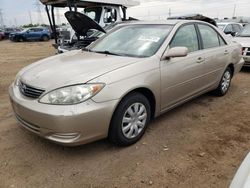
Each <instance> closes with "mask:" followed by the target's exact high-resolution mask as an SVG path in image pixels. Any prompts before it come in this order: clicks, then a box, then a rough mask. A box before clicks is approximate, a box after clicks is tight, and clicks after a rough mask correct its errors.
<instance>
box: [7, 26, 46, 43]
mask: <svg viewBox="0 0 250 188" xmlns="http://www.w3.org/2000/svg"><path fill="white" fill-rule="evenodd" d="M9 39H10V40H11V41H14V42H23V41H32V40H40V41H48V40H50V31H49V30H48V28H45V27H34V28H27V29H24V30H22V31H20V32H14V33H10V35H9Z"/></svg>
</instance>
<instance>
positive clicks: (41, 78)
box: [19, 50, 140, 90]
mask: <svg viewBox="0 0 250 188" xmlns="http://www.w3.org/2000/svg"><path fill="white" fill-rule="evenodd" d="M139 60H140V58H134V57H122V56H113V55H105V54H98V53H93V52H82V51H81V50H77V51H76V50H75V51H71V52H68V53H64V54H61V55H56V56H52V57H50V58H47V59H44V60H41V61H39V62H37V63H34V64H31V65H30V66H28V67H26V68H24V69H23V70H22V71H20V73H19V76H20V79H21V81H22V82H24V83H26V84H28V85H31V86H33V87H38V88H42V89H45V90H51V89H55V88H58V87H63V86H67V85H73V84H80V83H87V82H88V81H90V80H92V79H94V78H97V77H99V76H101V75H104V74H105V73H108V72H111V71H113V70H116V69H119V68H121V67H124V66H127V65H130V64H133V63H136V62H137V61H139Z"/></svg>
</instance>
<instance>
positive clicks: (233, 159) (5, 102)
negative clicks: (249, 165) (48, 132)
mask: <svg viewBox="0 0 250 188" xmlns="http://www.w3.org/2000/svg"><path fill="white" fill-rule="evenodd" d="M51 44H52V42H33V43H28V42H26V43H12V42H9V41H1V42H0V169H1V170H0V188H5V187H11V188H15V187H17V188H34V187H42V188H45V187H47V188H50V187H51V188H52V187H53V188H55V187H60V188H61V187H108V188H110V187H131V188H132V187H133V188H134V187H157V188H159V187H168V188H172V187H173V188H176V187H178V188H200V187H202V188H213V187H214V188H224V187H225V188H226V187H228V186H229V184H230V182H231V180H232V178H233V176H234V174H235V172H236V170H237V168H238V166H239V165H240V163H241V162H242V160H243V159H244V157H245V155H246V154H247V153H248V152H249V151H250V113H249V112H250V69H243V71H241V72H240V74H238V75H237V76H236V77H235V78H234V79H233V82H232V86H231V89H230V91H229V93H228V94H227V95H226V96H225V97H219V98H218V97H214V96H211V95H209V94H207V95H203V96H201V97H199V98H197V99H195V100H193V101H190V102H188V103H186V104H184V105H182V106H180V107H178V108H176V109H175V110H172V111H170V112H168V113H166V114H165V115H162V116H161V117H159V118H157V119H155V120H154V121H153V122H152V124H151V126H150V127H149V128H148V130H147V132H146V134H145V136H144V137H143V138H142V139H141V141H139V142H138V143H137V144H135V145H133V146H131V147H127V148H119V147H115V146H113V145H112V144H110V143H109V142H108V141H107V140H101V141H98V142H95V143H92V144H88V145H83V146H80V147H73V148H67V147H62V146H59V145H55V144H53V143H50V142H48V141H46V140H43V139H41V138H39V137H37V136H35V135H33V134H31V133H29V132H27V131H25V130H23V129H21V128H20V126H19V125H18V124H17V123H16V120H15V118H14V116H13V114H12V110H11V107H10V103H9V98H8V86H9V85H10V83H11V82H12V81H13V80H14V78H15V74H16V73H17V72H18V71H19V70H20V69H21V68H22V67H24V66H26V65H28V64H30V63H32V62H34V61H36V60H39V59H42V58H45V57H48V56H51V55H53V54H54V53H55V50H54V49H53V48H52V46H51Z"/></svg>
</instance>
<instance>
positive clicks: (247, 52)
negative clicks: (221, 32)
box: [233, 24, 250, 67]
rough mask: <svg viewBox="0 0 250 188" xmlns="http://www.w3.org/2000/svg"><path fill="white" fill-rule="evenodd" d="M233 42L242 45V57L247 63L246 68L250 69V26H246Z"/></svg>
mask: <svg viewBox="0 0 250 188" xmlns="http://www.w3.org/2000/svg"><path fill="white" fill-rule="evenodd" d="M233 40H234V41H236V42H238V43H240V44H241V45H242V47H243V48H242V55H243V59H244V61H245V64H244V66H246V67H250V24H248V25H246V26H245V27H244V29H243V30H242V31H241V32H240V33H238V34H237V36H236V37H235V38H234V39H233Z"/></svg>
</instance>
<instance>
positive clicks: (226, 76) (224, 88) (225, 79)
mask: <svg viewBox="0 0 250 188" xmlns="http://www.w3.org/2000/svg"><path fill="white" fill-rule="evenodd" d="M232 77H233V73H232V70H231V69H230V68H229V67H228V68H227V69H226V70H225V72H224V73H223V76H222V78H221V81H220V84H219V86H218V87H217V88H216V90H214V92H213V93H214V94H215V95H217V96H224V95H225V94H226V93H227V92H228V90H229V88H230V85H231V80H232Z"/></svg>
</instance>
